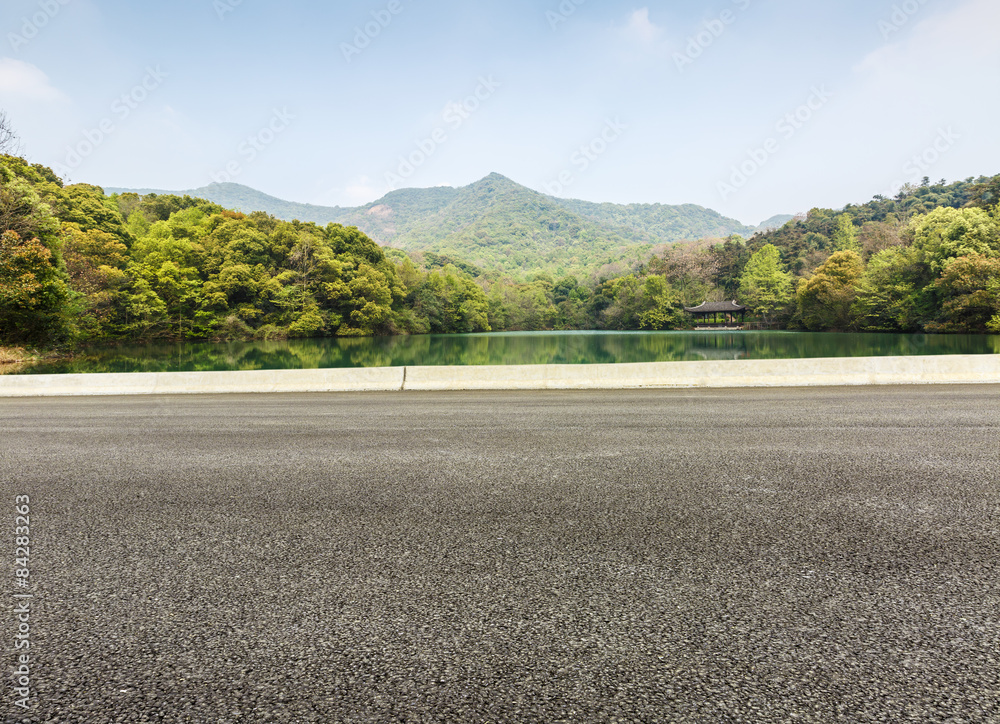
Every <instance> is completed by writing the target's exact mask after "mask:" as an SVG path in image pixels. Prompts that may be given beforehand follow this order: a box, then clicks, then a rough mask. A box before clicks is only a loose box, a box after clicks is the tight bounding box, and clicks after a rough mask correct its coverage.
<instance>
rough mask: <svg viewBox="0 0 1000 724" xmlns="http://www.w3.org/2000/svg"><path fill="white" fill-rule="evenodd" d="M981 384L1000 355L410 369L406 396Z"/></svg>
mask: <svg viewBox="0 0 1000 724" xmlns="http://www.w3.org/2000/svg"><path fill="white" fill-rule="evenodd" d="M982 383H1000V355H941V356H927V357H837V358H824V359H795V360H733V361H710V362H652V363H643V364H614V365H523V366H510V367H409V368H407V373H406V386H405V389H407V390H511V389H517V390H587V389H630V388H676V387H682V388H683V387H814V386H842V385H897V384H982Z"/></svg>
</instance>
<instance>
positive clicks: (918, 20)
mask: <svg viewBox="0 0 1000 724" xmlns="http://www.w3.org/2000/svg"><path fill="white" fill-rule="evenodd" d="M925 15H926V17H925ZM998 26H1000V3H997V2H996V0H969V1H968V2H966V3H965V4H964V5H962V6H960V7H959V8H958V9H956V10H954V11H953V12H951V13H947V14H933V13H932V6H923V7H922V8H921V9H919V10H918V11H917V12H916V13H915V14H914V15H912V16H907V15H906V14H905V13H902V14H899V13H897V14H896V15H894V16H891V17H887V18H886V19H885V20H884V21H883V25H882V31H883V32H884V33H888V35H889V41H890V42H889V43H888V44H887V45H885V46H883V47H881V48H879V49H878V50H876V51H874V52H872V53H870V54H869V55H868V56H867V57H866V58H864V60H862V61H861V63H859V64H858V65H857V66H856V67H855V70H856V71H858V72H859V73H862V74H864V75H868V76H872V77H881V78H883V79H889V78H893V77H900V76H907V77H914V78H916V79H917V80H919V79H920V76H921V73H919V72H917V71H918V70H927V71H929V72H931V73H934V74H937V73H940V72H942V71H944V70H945V69H947V72H948V73H952V72H953V71H954V70H956V69H957V68H961V67H962V66H963V65H965V64H968V63H976V64H979V63H984V62H988V61H990V60H993V61H995V60H996V59H998V58H1000V45H998V44H997V42H996V29H997V27H998ZM889 31H891V33H890V32H889ZM978 67H979V66H978V65H970V66H966V67H965V68H964V73H963V75H970V74H971V75H975V74H976V73H975V71H976V70H977V68H978Z"/></svg>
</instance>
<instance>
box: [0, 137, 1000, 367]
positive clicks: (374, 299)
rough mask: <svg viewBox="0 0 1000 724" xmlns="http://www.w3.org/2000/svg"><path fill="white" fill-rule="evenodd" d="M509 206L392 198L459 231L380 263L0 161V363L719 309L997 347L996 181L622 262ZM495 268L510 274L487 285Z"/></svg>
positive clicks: (615, 243)
mask: <svg viewBox="0 0 1000 724" xmlns="http://www.w3.org/2000/svg"><path fill="white" fill-rule="evenodd" d="M521 188H522V187H517V186H516V184H510V182H508V181H507V180H506V179H503V177H497V178H488V179H486V180H485V181H484V182H481V183H480V184H478V185H474V187H469V188H467V189H465V190H463V191H464V193H460V194H457V195H450V194H449V192H448V191H447V190H441V191H440V192H439V194H438V195H437V196H436V197H434V196H430V195H424V194H412V193H409V192H397V194H398V195H397V196H396V197H394V203H398V204H399V205H400V206H401V207H402V206H405V205H406V204H410V205H412V206H413V207H415V208H416V207H419V208H420V209H421V210H422V212H427V211H431V210H433V208H434V207H435V206H439V207H440V209H443V208H445V207H448V208H450V209H451V212H450V213H451V214H452V218H455V219H459V221H455V222H452V226H449V227H446V228H445V229H444V230H443V231H441V232H439V234H438V235H437V236H436V237H433V238H432V239H431V240H430V241H427V237H423V238H424V239H425V242H426V243H425V246H424V247H423V248H422V249H420V250H417V249H415V248H411V249H409V250H404V249H384V248H382V247H380V246H379V245H378V244H376V243H375V242H374V241H373V240H372V239H371V238H369V237H368V236H366V235H365V234H364V233H363V232H361V231H360V230H358V229H357V228H353V227H348V226H343V225H340V224H328V225H326V226H320V225H317V224H314V223H302V222H288V221H282V220H279V219H276V218H275V217H273V216H270V215H268V214H265V213H260V212H258V213H253V214H249V215H247V214H243V213H241V212H237V211H231V210H227V209H225V208H223V207H222V206H220V205H218V204H215V203H212V202H211V201H207V200H204V199H196V198H193V197H190V196H185V197H181V196H174V195H167V196H162V195H156V194H150V195H146V196H139V195H137V194H131V193H125V194H115V195H111V196H107V195H106V194H105V193H104V192H103V190H102V189H100V188H98V187H96V186H89V185H86V184H75V185H71V186H64V185H63V183H62V181H61V180H60V179H59V178H57V177H56V176H55V174H53V173H52V171H51V170H50V169H48V168H45V167H42V166H38V165H32V164H30V163H28V162H27V161H25V160H23V159H21V158H17V157H13V156H0V344H7V345H11V344H25V345H37V346H42V347H51V346H55V345H61V344H73V343H79V342H87V341H97V340H116V339H120V340H124V339H132V340H136V339H138V340H144V339H155V338H173V339H226V338H251V337H258V338H266V337H307V336H319V335H337V336H361V335H375V334H412V333H426V332H440V333H453V332H473V331H488V330H540V329H678V328H686V327H689V326H690V324H691V319H690V318H689V317H688V316H687V315H686V314H685V313H684V311H683V307H684V306H693V305H696V304H698V303H700V302H702V301H705V300H714V301H718V300H723V299H737V300H739V301H740V302H742V303H744V304H746V305H748V306H749V307H750V309H751V311H752V315H753V319H754V320H755V321H756V322H759V323H763V324H768V325H773V326H777V327H788V328H799V329H812V330H872V331H874V330H880V331H918V330H923V331H928V332H986V331H995V332H1000V205H998V200H1000V176H998V177H993V178H979V179H969V180H967V181H963V182H959V183H955V184H950V185H948V184H943V183H942V184H937V185H931V184H930V183H929V182H927V183H925V184H924V185H922V186H920V187H918V188H907V189H904V190H903V191H902V192H900V194H899V195H898V196H897V197H896V198H893V199H885V198H876V199H874V200H873V201H871V202H869V203H867V204H863V205H859V206H855V205H849V206H847V207H845V208H844V209H842V210H839V211H834V210H830V209H814V210H813V211H811V212H810V213H809V214H808V216H807V218H805V219H802V220H798V221H792V222H789V223H788V224H786V225H785V226H784V227H782V228H781V229H778V230H775V231H771V232H768V233H766V234H758V235H756V236H754V237H752V238H751V239H749V240H744V239H743V238H742V237H740V236H737V235H733V236H730V237H728V238H725V239H722V238H714V239H713V238H706V239H702V240H700V241H697V242H693V243H678V244H673V245H660V246H658V247H649V246H645V247H643V248H644V249H646V252H645V254H643V255H637V254H635V255H632V256H628V255H624V256H623V251H624V250H626V249H627V248H628V247H627V241H628V240H627V239H626V238H624V237H615V236H611V237H608V236H601V235H598V234H597V232H596V231H595V230H594V229H593V228H591V227H588V226H586V225H585V224H579V223H578V222H576V221H575V219H577V218H579V217H577V216H572V215H569V212H566V211H565V210H563V209H562V208H561V207H559V206H558V205H556V204H554V203H553V202H552V201H551V200H549V199H548V198H547V197H541V200H539V199H538V198H536V197H534V196H533V197H530V202H531V203H529V197H526V196H524V194H523V192H522V191H521V190H520V189H521ZM530 193H533V192H530ZM509 207H516V208H517V213H516V214H513V213H512V212H510V210H509ZM484 208H485V209H486V211H485V212H484V213H480V212H475V211H474V209H484ZM440 209H439V211H438V212H437V213H441V211H440ZM494 212H496V213H494ZM500 218H504V219H507V220H510V219H512V218H513V219H520V221H519V222H517V223H514V225H513V228H512V229H510V230H509V232H510V238H511V239H513V240H514V241H510V242H509V243H507V244H505V245H497V244H491V243H489V239H490V237H491V234H492V233H493V232H492V227H493V225H494V224H498V223H500V222H499V221H498V220H499V219H500ZM464 221H468V223H467V224H464V225H463V222H464ZM539 223H544V224H545V225H547V226H548V227H549V232H550V233H549V235H548V236H546V238H545V240H544V241H545V243H544V244H542V243H541V242H540V241H539V239H538V237H537V236H533V235H532V231H531V229H533V228H535V227H536V226H537V225H538V224H539ZM428 233H429V232H428ZM406 235H409V237H410V238H416V237H417V236H418V235H419V233H418V231H417V230H416V229H409V230H407V231H406V233H405V235H404V234H400V236H401V237H403V238H404V239H405V238H407V236H406ZM457 239H461V240H464V241H465V242H467V243H468V244H471V245H472V248H476V249H478V250H479V253H478V254H476V255H473V256H471V257H469V256H462V255H460V253H459V252H460V251H461V250H462V248H469V247H462V246H460V245H459V244H458V243H456V240H457ZM401 243H402V242H401ZM414 246H416V244H415V243H414ZM581 247H586V248H587V249H590V250H594V249H600V250H601V251H600V252H599V254H600V255H601V256H596V257H590V259H589V262H588V263H589V264H591V266H592V267H593V268H592V270H590V271H587V270H586V267H585V266H584V265H582V264H581V266H580V269H581V270H582V271H581V272H580V273H577V274H573V273H557V274H553V273H551V272H549V271H544V270H542V267H543V266H544V264H543V263H542V262H539V261H537V258H538V257H540V258H541V260H542V261H544V262H546V263H551V264H555V265H557V266H556V268H557V269H558V268H559V266H558V265H559V264H562V265H565V266H564V267H563V269H564V271H571V270H573V269H575V268H576V267H575V266H572V265H573V264H575V263H576V262H575V261H574V259H575V258H576V256H575V255H579V254H582V253H583V252H581V251H580V248H581ZM533 254H535V255H537V257H536V256H533ZM500 257H504V258H506V259H508V260H509V261H511V262H512V263H513V265H514V267H515V268H516V269H518V270H519V271H518V273H513V274H512V273H509V272H505V271H502V270H498V269H497V266H496V265H495V261H496V259H498V258H500ZM602 260H603V261H605V262H606V263H603V264H601V263H600V262H601V261H602ZM535 267H537V268H538V269H539V270H538V271H528V270H529V269H531V268H535ZM549 268H552V267H551V266H550V267H549Z"/></svg>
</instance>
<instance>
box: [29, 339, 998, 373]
mask: <svg viewBox="0 0 1000 724" xmlns="http://www.w3.org/2000/svg"><path fill="white" fill-rule="evenodd" d="M939 354H1000V336H995V335H994V336H982V335H928V334H904V335H899V334H822V333H815V334H814V333H801V332H514V333H496V334H467V335H426V336H413V337H374V338H363V339H303V340H287V341H272V342H225V343H157V344H145V345H129V346H116V347H104V348H93V349H88V350H84V351H82V352H81V353H80V354H78V355H77V356H76V357H75V358H74V359H71V360H65V361H59V362H55V363H46V364H39V365H35V366H32V367H30V368H27V369H23V370H21V372H20V373H21V374H65V373H93V372H189V371H222V370H268V369H320V368H332V367H402V366H416V365H524V364H605V363H624V362H674V361H682V360H736V359H803V358H809V357H881V356H906V355H939Z"/></svg>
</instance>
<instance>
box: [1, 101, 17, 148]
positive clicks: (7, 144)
mask: <svg viewBox="0 0 1000 724" xmlns="http://www.w3.org/2000/svg"><path fill="white" fill-rule="evenodd" d="M0 153H6V154H9V155H11V156H16V155H18V154H19V153H21V139H20V138H19V137H18V135H17V134H16V133H15V132H14V128H13V126H12V125H11V122H10V118H9V117H8V116H7V112H6V111H0Z"/></svg>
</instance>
